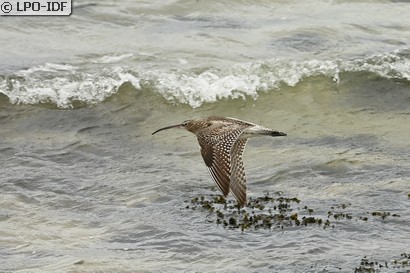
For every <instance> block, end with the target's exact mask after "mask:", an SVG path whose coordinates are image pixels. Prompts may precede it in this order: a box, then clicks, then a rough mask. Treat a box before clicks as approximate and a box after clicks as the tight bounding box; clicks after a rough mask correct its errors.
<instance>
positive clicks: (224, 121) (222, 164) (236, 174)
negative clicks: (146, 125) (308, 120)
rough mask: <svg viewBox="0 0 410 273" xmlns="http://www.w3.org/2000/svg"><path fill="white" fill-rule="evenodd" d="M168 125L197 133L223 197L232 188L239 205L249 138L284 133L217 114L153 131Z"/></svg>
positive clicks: (242, 200)
mask: <svg viewBox="0 0 410 273" xmlns="http://www.w3.org/2000/svg"><path fill="white" fill-rule="evenodd" d="M171 128H184V129H186V130H188V131H190V132H191V133H194V134H195V135H196V137H197V139H198V142H199V146H200V147H201V155H202V158H203V159H204V162H205V165H206V166H207V167H208V170H209V173H210V175H211V177H212V179H213V180H214V181H215V183H216V185H217V186H218V188H219V190H220V191H221V192H222V194H223V195H224V196H225V197H226V196H227V195H228V194H229V192H231V193H232V194H233V196H234V197H235V198H236V200H237V201H238V204H239V206H244V205H245V204H246V176H245V168H244V164H243V160H242V155H243V151H244V149H245V145H246V142H247V141H248V138H250V137H254V136H264V135H266V136H273V137H277V136H286V134H285V133H283V132H280V131H276V130H272V129H269V128H265V127H263V126H260V125H257V124H254V123H250V122H247V121H243V120H239V119H235V118H230V117H218V116H210V117H206V118H201V119H193V120H186V121H184V122H182V123H181V124H177V125H171V126H167V127H164V128H161V129H158V130H156V131H155V132H153V133H152V134H156V133H158V132H159V131H162V130H166V129H171Z"/></svg>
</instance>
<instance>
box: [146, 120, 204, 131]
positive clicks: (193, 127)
mask: <svg viewBox="0 0 410 273" xmlns="http://www.w3.org/2000/svg"><path fill="white" fill-rule="evenodd" d="M172 128H182V129H186V130H188V131H190V132H192V133H195V132H196V131H197V129H198V124H197V122H196V120H192V119H190V120H186V121H184V122H182V123H180V124H176V125H171V126H167V127H164V128H161V129H158V130H156V131H155V132H153V133H152V134H156V133H158V132H159V131H162V130H167V129H172Z"/></svg>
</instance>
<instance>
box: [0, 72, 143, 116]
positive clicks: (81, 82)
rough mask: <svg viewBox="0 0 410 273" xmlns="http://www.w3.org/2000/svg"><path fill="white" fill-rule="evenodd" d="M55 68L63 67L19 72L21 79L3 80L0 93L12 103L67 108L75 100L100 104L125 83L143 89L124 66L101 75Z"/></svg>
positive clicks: (0, 84)
mask: <svg viewBox="0 0 410 273" xmlns="http://www.w3.org/2000/svg"><path fill="white" fill-rule="evenodd" d="M51 67H54V69H51ZM55 68H62V66H59V65H56V64H53V65H51V64H47V65H45V66H40V67H33V68H30V69H27V70H22V71H19V72H17V73H16V74H17V75H18V77H15V78H11V79H4V80H2V82H1V83H0V92H1V93H3V94H5V95H6V96H8V98H9V100H10V101H11V102H12V103H24V104H36V103H44V102H51V103H54V104H56V105H57V106H58V107H61V108H68V107H72V102H73V101H81V102H85V103H87V104H95V103H99V102H101V101H103V100H104V99H105V98H107V97H109V96H111V95H112V94H114V93H116V92H117V91H118V88H119V87H120V86H121V84H123V83H125V82H130V83H131V84H132V85H134V86H135V87H136V88H140V86H139V79H138V78H137V77H135V76H134V75H132V74H130V73H129V72H128V71H124V69H122V68H121V67H116V68H113V69H103V70H102V71H101V72H100V73H99V74H92V73H89V72H79V71H78V70H79V68H78V67H73V66H64V70H65V71H64V72H65V73H62V71H61V69H60V71H56V70H55Z"/></svg>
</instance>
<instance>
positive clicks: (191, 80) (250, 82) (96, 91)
mask: <svg viewBox="0 0 410 273" xmlns="http://www.w3.org/2000/svg"><path fill="white" fill-rule="evenodd" d="M131 56H132V54H124V55H121V56H104V57H100V58H98V59H96V61H95V62H94V63H99V64H109V65H107V66H104V68H103V69H101V66H97V65H95V66H92V67H91V68H90V67H87V66H85V67H86V68H84V67H83V66H82V65H81V64H79V65H73V64H53V63H47V64H44V65H41V66H35V67H31V68H29V69H24V70H20V71H17V72H15V73H13V74H11V75H6V76H0V93H3V94H4V95H6V96H7V97H8V99H9V101H10V102H11V103H14V104H37V103H53V104H55V105H56V106H58V107H61V108H70V107H73V103H74V102H75V101H80V102H82V103H85V104H87V105H92V104H97V103H100V102H102V101H104V100H105V99H106V98H108V97H110V96H112V95H113V94H115V93H116V92H117V91H118V89H119V87H120V86H121V85H122V84H124V83H130V84H132V85H133V87H134V88H135V89H137V90H138V89H141V86H148V87H149V88H148V89H149V90H151V91H152V92H154V93H157V94H160V95H161V96H163V97H164V98H165V99H166V100H168V101H170V102H172V103H175V104H188V105H190V106H191V107H193V108H196V107H200V106H201V105H202V104H203V103H207V102H216V101H218V100H221V99H233V98H245V97H251V98H253V99H255V100H256V99H257V98H258V94H259V93H260V92H270V91H272V90H276V89H278V88H280V85H282V84H285V85H288V86H295V85H297V84H298V83H299V82H301V81H302V80H303V79H305V78H308V77H314V76H325V77H330V78H331V79H333V80H334V81H335V82H336V83H338V82H339V80H340V77H341V73H346V72H370V73H374V74H376V75H378V76H380V77H384V78H390V79H400V80H405V81H410V58H409V56H410V53H409V52H407V51H402V52H395V53H386V54H377V55H373V56H370V57H368V58H363V59H354V60H324V61H323V60H308V61H289V60H282V59H272V60H266V61H260V62H254V63H244V64H236V65H234V66H232V67H229V68H225V69H221V68H207V69H203V70H202V71H200V72H198V70H197V69H195V70H194V69H193V70H184V71H183V70H170V71H165V70H149V71H145V70H138V68H131V67H132V65H131V66H130V65H129V64H128V65H127V66H122V65H121V62H122V61H123V60H124V59H127V58H129V57H131Z"/></svg>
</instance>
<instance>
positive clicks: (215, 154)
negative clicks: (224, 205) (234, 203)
mask: <svg viewBox="0 0 410 273" xmlns="http://www.w3.org/2000/svg"><path fill="white" fill-rule="evenodd" d="M212 129H213V131H212V130H207V131H205V132H199V133H198V134H197V138H198V142H199V145H200V146H201V154H202V157H203V159H204V162H205V165H206V166H207V167H208V170H209V173H210V174H211V177H212V179H213V180H214V181H215V183H216V185H217V186H218V188H219V189H220V190H221V192H222V194H223V195H224V196H227V195H228V193H229V191H230V190H231V186H233V187H234V190H232V193H233V194H234V196H235V198H236V199H237V200H238V202H239V203H240V204H243V203H244V201H243V203H241V200H243V198H245V200H246V192H245V193H243V194H240V192H242V189H243V188H245V189H246V182H245V183H242V182H243V181H244V179H245V175H244V171H243V163H242V152H243V149H244V147H245V144H246V140H245V141H243V140H241V139H238V137H239V136H240V135H241V134H242V132H243V130H244V128H239V129H238V128H237V127H234V126H232V128H231V127H229V126H224V127H223V128H212ZM222 131H223V132H222ZM237 140H238V141H239V142H238V145H237V147H236V148H235V151H239V152H241V155H240V157H239V158H235V159H233V160H232V157H231V153H232V149H233V147H235V143H236V142H237ZM232 163H234V165H235V171H237V170H239V173H238V175H239V174H241V175H239V176H237V175H236V174H235V175H233V177H234V181H235V182H234V184H233V185H232V174H233V171H234V170H232ZM242 173H243V178H242ZM243 184H245V187H243V186H240V185H243Z"/></svg>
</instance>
